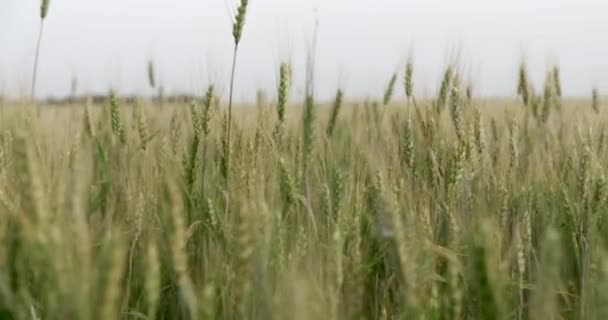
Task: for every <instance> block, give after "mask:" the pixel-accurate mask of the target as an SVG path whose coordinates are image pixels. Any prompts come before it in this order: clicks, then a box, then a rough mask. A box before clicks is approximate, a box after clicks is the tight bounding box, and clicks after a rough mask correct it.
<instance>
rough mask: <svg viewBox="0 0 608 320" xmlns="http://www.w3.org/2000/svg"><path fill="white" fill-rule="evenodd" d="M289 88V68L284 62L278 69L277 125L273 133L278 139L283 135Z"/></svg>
mask: <svg viewBox="0 0 608 320" xmlns="http://www.w3.org/2000/svg"><path fill="white" fill-rule="evenodd" d="M290 86H291V66H290V65H289V64H288V63H286V62H284V63H281V66H280V67H279V87H278V88H277V91H278V92H277V97H278V100H277V124H276V128H275V133H276V134H277V136H278V137H281V136H282V134H283V132H282V131H283V127H284V126H285V107H286V106H287V99H288V98H289V88H290Z"/></svg>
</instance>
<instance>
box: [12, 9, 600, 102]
mask: <svg viewBox="0 0 608 320" xmlns="http://www.w3.org/2000/svg"><path fill="white" fill-rule="evenodd" d="M236 1H237V0H51V7H50V10H49V16H48V19H47V22H46V25H45V37H44V39H43V44H42V54H41V62H40V73H39V85H38V92H39V96H47V95H55V96H57V95H65V94H67V93H69V92H70V83H71V79H72V77H73V76H74V75H76V76H77V77H78V79H79V88H80V89H79V90H80V91H81V92H91V91H95V92H106V91H107V90H108V88H109V87H110V86H113V87H115V88H117V90H119V91H120V92H122V93H133V92H137V93H146V94H149V93H150V91H149V89H148V88H147V77H146V62H147V61H148V60H149V59H154V60H155V62H156V65H157V69H158V70H157V71H158V78H159V81H160V82H162V83H163V84H164V86H165V87H166V90H167V91H169V92H176V91H180V92H182V91H183V92H191V93H201V92H202V90H203V88H204V87H205V86H206V85H207V84H208V83H209V82H210V81H212V82H214V83H216V84H217V85H218V86H219V87H220V88H222V87H223V88H224V89H225V88H226V87H227V80H228V77H227V76H228V74H229V67H230V56H231V52H232V36H231V18H230V16H231V14H230V12H231V11H233V10H234V7H235V6H236ZM38 7H39V0H0V48H1V49H0V89H1V90H2V91H4V92H8V93H10V94H11V95H16V94H27V93H28V92H29V86H30V81H31V80H30V79H31V68H32V63H33V58H34V49H35V43H36V35H37V30H38V23H39V21H38V19H39V12H38ZM315 9H317V10H318V16H319V20H320V29H319V45H318V51H317V92H318V94H319V95H320V96H322V97H329V96H331V95H332V94H333V92H335V89H336V88H337V86H338V85H341V86H343V87H344V88H345V90H346V92H347V93H348V95H349V96H358V97H362V96H368V95H370V96H378V95H380V94H381V92H382V90H383V88H384V86H385V85H386V82H387V80H388V79H389V78H390V75H391V73H392V72H394V71H401V70H402V69H403V65H404V61H405V59H406V57H407V55H408V54H409V53H410V52H413V53H414V56H415V64H416V87H417V91H418V92H419V94H426V93H432V92H434V91H435V88H436V84H437V82H438V81H439V79H440V77H441V71H442V69H443V68H444V66H445V64H446V62H447V61H449V59H450V57H452V56H454V55H455V53H460V57H461V59H460V60H461V62H462V64H463V65H464V69H465V70H466V71H467V72H468V77H470V78H471V79H472V80H473V81H474V85H475V87H476V90H477V91H478V92H479V93H481V94H484V95H512V94H514V91H515V90H514V88H515V82H516V80H515V79H516V72H517V65H518V63H519V61H520V59H521V57H522V55H524V56H525V57H527V60H528V62H529V65H530V68H531V71H532V73H533V78H534V81H536V83H537V85H536V86H537V87H540V85H541V84H540V82H541V81H542V80H543V78H544V73H545V71H546V69H547V68H548V67H549V66H551V65H552V64H553V63H559V64H560V66H561V67H562V77H563V86H564V92H565V94H568V95H587V94H589V92H590V88H591V87H592V86H597V87H598V88H599V89H600V90H601V91H603V92H608V42H607V41H606V36H608V18H606V12H608V3H607V2H606V1H605V0H458V1H452V0H250V11H249V13H248V17H247V19H248V20H247V25H246V26H245V31H244V35H243V40H242V47H241V52H240V60H239V69H238V77H237V83H236V86H237V88H236V92H237V98H238V99H240V100H243V99H254V97H255V92H256V90H257V89H258V88H262V89H265V90H267V91H269V92H270V93H274V91H275V90H274V87H275V86H276V69H277V65H278V63H279V61H280V60H282V59H285V58H289V59H291V60H292V61H293V63H294V65H295V76H296V77H297V84H296V85H297V88H296V90H295V92H297V91H298V90H301V87H302V82H303V78H304V68H303V62H304V59H305V45H306V43H307V41H309V40H310V38H311V36H312V29H313V25H314V11H315ZM224 91H226V90H224ZM400 94H401V93H400Z"/></svg>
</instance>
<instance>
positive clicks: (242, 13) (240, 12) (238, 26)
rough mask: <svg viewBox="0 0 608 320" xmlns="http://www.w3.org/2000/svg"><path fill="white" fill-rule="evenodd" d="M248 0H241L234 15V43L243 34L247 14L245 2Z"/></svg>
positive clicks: (237, 42) (238, 40)
mask: <svg viewBox="0 0 608 320" xmlns="http://www.w3.org/2000/svg"><path fill="white" fill-rule="evenodd" d="M248 2H249V1H248V0H241V2H240V4H239V6H238V8H237V12H236V15H235V17H234V24H233V25H232V36H233V37H234V43H235V44H236V45H238V44H239V42H240V41H241V36H242V35H243V27H244V26H245V17H246V16H247V4H248Z"/></svg>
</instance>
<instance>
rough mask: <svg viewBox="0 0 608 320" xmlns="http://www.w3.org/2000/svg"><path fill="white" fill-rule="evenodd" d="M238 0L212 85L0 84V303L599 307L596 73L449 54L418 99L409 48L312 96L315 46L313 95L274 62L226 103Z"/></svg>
mask: <svg viewBox="0 0 608 320" xmlns="http://www.w3.org/2000/svg"><path fill="white" fill-rule="evenodd" d="M247 5H248V4H247V1H246V0H240V2H239V5H238V8H237V10H236V12H235V17H234V26H233V34H232V36H233V39H234V52H233V53H234V55H233V61H234V63H233V66H232V69H231V71H232V77H231V81H230V86H229V93H228V99H226V100H223V99H220V97H218V94H217V92H216V90H215V88H214V86H213V84H211V85H209V87H208V88H207V90H206V93H205V94H204V95H202V96H200V97H194V98H192V99H191V100H192V101H191V102H179V101H176V100H171V101H169V100H164V98H163V97H162V95H159V97H158V98H156V99H153V100H152V99H145V98H144V97H141V98H136V99H132V98H129V99H127V98H125V97H121V96H120V95H118V94H116V93H115V92H113V91H112V92H110V93H109V94H108V95H107V97H106V98H105V99H102V101H99V99H88V100H87V101H84V100H79V99H73V100H71V101H68V102H66V103H64V105H53V106H51V105H48V104H44V103H43V102H41V101H33V100H31V99H30V100H28V99H24V100H21V101H8V100H0V320H5V319H6V320H8V319H44V320H47V319H49V320H51V319H57V320H59V319H84V320H86V319H104V320H105V319H235V320H236V319H294V320H308V319H311V320H312V319H332V320H338V319H345V320H346V319H369V320H371V319H433V320H434V319H437V320H438V319H517V320H524V319H581V320H582V319H606V318H608V221H607V218H608V217H607V215H608V183H607V181H606V177H605V175H606V174H607V172H606V167H607V165H608V131H607V129H608V121H607V120H608V119H607V118H606V111H605V110H604V109H606V105H605V104H603V103H602V99H601V95H600V93H599V92H598V91H597V90H591V89H590V90H589V97H588V98H580V99H573V98H566V97H563V96H562V88H561V79H560V69H559V67H554V68H551V70H549V71H548V72H547V77H546V80H545V83H544V84H543V85H542V86H537V88H541V90H538V89H537V90H534V85H533V84H532V83H530V82H531V81H530V80H529V77H528V71H527V67H526V65H525V63H522V65H521V67H520V70H519V71H517V70H514V71H515V72H518V75H519V77H518V83H514V84H513V89H514V90H513V92H514V96H513V97H511V98H503V99H482V98H478V97H476V96H475V94H474V91H473V89H472V85H473V84H470V83H466V82H465V81H464V78H465V77H464V76H463V72H462V70H461V69H462V68H461V67H460V66H459V65H458V63H456V62H454V63H450V64H448V66H447V67H446V69H445V73H444V75H443V80H442V82H441V85H440V86H439V90H438V92H437V93H436V95H435V96H432V97H424V99H423V98H422V97H419V98H418V99H417V97H416V96H415V94H414V92H415V90H414V88H415V86H416V69H415V66H416V64H415V61H413V59H411V58H410V60H408V61H407V63H406V65H405V67H404V68H403V70H401V71H400V72H397V73H395V74H394V75H387V80H388V81H387V86H386V90H385V93H384V94H383V95H382V96H379V97H371V98H370V99H368V100H366V101H354V100H351V99H349V97H348V93H346V92H344V91H343V90H342V89H337V90H336V95H335V99H334V101H329V102H320V101H317V100H316V99H315V95H314V52H312V51H311V52H312V53H311V52H309V61H308V66H307V74H306V75H307V82H306V92H305V99H303V100H302V101H296V100H294V99H291V96H292V91H293V88H292V81H291V80H292V66H291V65H290V64H289V63H287V62H285V63H281V64H280V65H279V66H278V67H277V70H276V74H277V79H278V81H277V82H278V83H277V88H276V97H277V98H276V99H273V101H266V100H264V99H259V101H258V103H257V105H248V106H244V105H234V106H233V104H235V103H233V99H232V97H233V96H234V92H235V91H238V84H237V85H236V86H235V83H234V73H235V72H237V71H238V68H237V67H236V66H237V63H236V62H237V58H238V47H239V43H240V40H241V38H242V36H243V30H244V28H245V16H246V12H247ZM48 7H49V1H46V0H45V1H42V6H41V13H40V16H41V19H42V21H44V19H45V18H46V15H47V10H48ZM42 30H43V24H42V23H41V26H40V37H39V44H40V42H41V41H42ZM312 48H313V49H314V40H313V46H312ZM39 51H40V45H39V46H38V53H39ZM38 53H37V54H36V62H35V65H34V70H33V73H34V74H33V84H32V94H31V96H35V88H36V73H37V67H38V66H37V65H38V57H39V54H38ZM148 77H149V82H150V87H153V88H154V87H156V84H155V82H156V81H155V80H156V79H155V75H154V65H153V63H152V62H150V63H149V64H148ZM515 93H517V94H515Z"/></svg>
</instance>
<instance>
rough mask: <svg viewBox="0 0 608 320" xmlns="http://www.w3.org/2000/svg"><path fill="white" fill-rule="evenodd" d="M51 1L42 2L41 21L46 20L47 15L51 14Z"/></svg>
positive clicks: (43, 0)
mask: <svg viewBox="0 0 608 320" xmlns="http://www.w3.org/2000/svg"><path fill="white" fill-rule="evenodd" d="M50 2H51V0H42V3H41V4H40V19H42V20H44V19H45V18H46V15H47V13H48V12H49V3H50Z"/></svg>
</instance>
